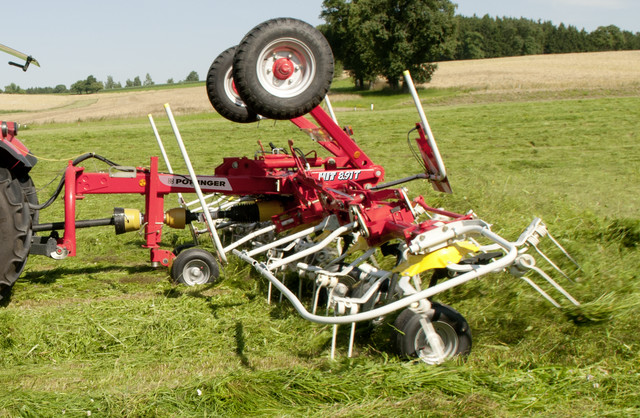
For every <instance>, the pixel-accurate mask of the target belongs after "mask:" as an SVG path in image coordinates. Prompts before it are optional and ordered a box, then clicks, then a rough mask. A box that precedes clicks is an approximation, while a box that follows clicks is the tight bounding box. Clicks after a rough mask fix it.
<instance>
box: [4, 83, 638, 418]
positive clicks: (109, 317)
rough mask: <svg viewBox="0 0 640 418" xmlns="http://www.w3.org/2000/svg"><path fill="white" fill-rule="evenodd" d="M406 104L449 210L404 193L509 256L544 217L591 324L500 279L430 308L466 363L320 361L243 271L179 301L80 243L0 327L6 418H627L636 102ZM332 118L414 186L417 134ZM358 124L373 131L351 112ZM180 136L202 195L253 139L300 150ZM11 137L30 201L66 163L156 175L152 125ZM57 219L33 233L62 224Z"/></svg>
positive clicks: (384, 340)
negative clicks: (434, 142) (463, 334)
mask: <svg viewBox="0 0 640 418" xmlns="http://www.w3.org/2000/svg"><path fill="white" fill-rule="evenodd" d="M421 94H422V95H423V96H424V97H425V99H426V100H425V102H426V111H427V115H428V117H429V121H430V124H431V126H432V129H433V131H434V134H435V136H436V138H437V139H438V143H439V147H440V150H441V152H442V154H443V157H444V160H445V164H446V165H447V168H448V172H449V177H450V179H451V183H452V187H453V189H454V194H453V195H446V196H445V195H438V194H437V193H436V192H433V191H432V190H431V188H430V186H429V185H428V184H427V183H423V182H414V183H411V184H409V189H410V194H412V195H417V194H423V195H425V196H426V200H427V202H429V203H430V204H432V205H433V206H442V207H445V208H447V209H450V210H454V211H458V212H466V211H468V210H471V209H473V210H474V211H475V212H476V213H477V214H478V215H479V216H480V217H481V218H482V219H484V220H486V221H489V222H491V223H493V224H494V230H495V231H496V232H498V233H500V234H502V235H504V236H505V237H507V238H510V239H513V240H515V239H516V238H517V237H518V234H519V233H520V232H521V231H522V229H524V227H525V226H526V225H527V224H528V223H529V221H530V220H531V219H532V218H533V217H534V216H539V217H541V218H542V219H543V220H545V222H546V223H547V224H548V226H549V228H550V230H551V232H552V233H553V234H554V236H555V237H556V238H557V239H559V240H560V242H561V243H562V244H563V245H564V246H565V247H566V248H567V249H568V250H569V251H570V252H571V253H572V254H573V255H574V257H575V258H577V259H578V260H579V261H580V263H581V265H582V267H583V271H581V272H579V274H578V276H579V277H578V278H577V279H576V283H575V284H570V283H569V284H567V288H568V289H569V290H570V291H571V292H572V294H573V295H574V296H576V297H577V299H578V300H580V301H581V302H583V303H586V306H585V307H584V308H583V309H582V310H581V311H580V312H576V311H575V310H565V311H561V310H557V309H555V308H553V307H552V306H551V305H550V304H549V303H548V302H546V301H544V300H543V299H542V298H540V297H539V296H538V295H537V294H536V293H535V292H534V291H533V290H532V289H531V288H529V287H528V286H527V285H526V284H525V283H523V282H522V281H519V280H518V279H516V278H514V277H512V276H510V275H508V274H495V275H493V276H489V277H487V278H484V279H481V280H479V281H475V282H471V283H468V284H466V285H464V286H462V287H458V288H455V289H453V290H451V291H449V292H445V293H443V294H441V295H438V298H437V299H438V300H440V301H443V302H445V303H448V304H450V305H452V306H453V307H455V308H456V309H457V310H458V311H460V312H461V313H462V314H463V315H464V316H465V317H466V318H467V320H468V321H469V324H470V325H471V329H472V332H473V336H474V342H473V350H472V352H471V355H470V356H469V357H468V358H467V360H466V361H461V360H459V361H451V362H448V363H446V364H443V365H440V366H428V365H425V364H422V363H411V362H407V361H405V360H403V359H399V358H398V357H397V356H396V354H395V351H394V346H393V341H392V337H391V336H392V334H391V329H390V327H389V326H384V325H383V326H381V327H378V328H370V327H366V326H364V325H362V326H360V327H359V329H360V331H359V335H358V338H357V340H356V355H355V356H354V358H351V359H349V358H347V357H346V347H347V343H348V330H347V328H348V327H342V328H344V329H341V337H340V339H339V346H338V349H339V355H338V357H337V359H336V360H335V361H331V360H329V348H330V340H331V328H330V327H328V326H322V325H317V324H312V323H309V322H306V321H304V320H302V319H301V318H300V317H299V316H298V315H297V314H296V313H295V311H294V310H293V309H292V308H291V306H290V305H289V304H288V303H282V304H272V305H267V303H266V291H265V288H266V284H265V281H264V280H263V279H261V278H260V277H259V276H258V275H257V274H255V273H254V272H252V271H251V269H250V268H249V267H248V266H245V265H243V264H242V263H241V262H239V261H238V260H235V261H232V262H231V264H230V265H229V266H227V267H226V268H225V269H224V272H223V274H222V279H221V280H220V281H219V282H218V283H216V284H214V285H207V286H201V287H194V288H188V287H184V286H176V285H173V284H171V283H170V281H169V277H168V273H167V271H166V270H165V269H158V270H154V269H151V268H150V267H149V266H148V263H147V258H148V254H147V252H146V250H144V249H142V248H140V246H141V245H142V243H143V239H142V237H141V236H140V235H138V234H136V233H129V234H127V235H119V236H116V235H114V233H113V230H112V229H111V228H110V227H104V228H96V229H91V230H81V231H79V237H78V257H75V258H68V259H66V260H63V261H54V260H51V259H48V258H43V257H32V258H30V259H29V263H28V265H27V268H26V270H25V272H24V273H23V277H22V278H21V279H20V280H19V281H18V283H17V284H16V285H15V286H14V291H13V296H12V299H11V303H10V304H9V305H8V306H6V307H3V308H0V365H1V367H0V386H1V387H2V391H0V416H58V415H62V414H68V415H72V416H87V415H91V416H156V415H159V416H183V415H185V416H204V415H231V416H245V415H276V416H327V415H328V416H350V417H351V416H522V415H541V416H576V417H578V416H580V417H582V416H633V415H639V414H640V372H639V370H640V355H639V354H638V352H639V349H640V336H639V333H638V331H637V329H638V324H637V320H636V318H635V317H634V315H635V314H636V313H637V312H638V308H639V307H640V281H639V278H640V277H639V273H638V270H639V267H640V251H639V244H638V243H639V242H640V193H639V192H640V188H639V186H638V185H639V184H640V151H638V141H639V137H638V123H637V115H639V114H640V97H622V98H616V97H611V98H588V97H585V98H582V99H575V98H568V97H560V98H558V97H557V94H555V93H554V95H553V97H551V96H549V97H542V98H540V97H537V98H536V100H535V101H529V100H526V99H523V100H515V101H511V100H502V101H495V102H493V101H492V102H487V103H470V104H455V103H456V102H457V99H459V98H460V97H461V96H464V95H465V94H466V93H465V92H464V91H456V90H451V91H439V92H438V91H436V92H428V91H423V92H421ZM571 96H573V95H571ZM346 100H347V101H346V102H345V103H343V104H339V103H334V106H336V107H339V108H351V109H352V108H354V107H355V108H357V109H362V110H358V111H339V112H338V118H339V119H340V122H341V124H345V125H346V124H349V125H352V126H353V128H354V130H355V137H356V139H357V141H358V144H359V145H360V146H361V147H362V148H363V149H364V150H365V151H366V152H367V153H369V155H370V156H371V157H372V159H373V160H374V161H375V162H378V163H380V164H382V165H383V166H385V168H386V170H387V174H386V177H387V180H392V179H396V178H400V177H403V176H407V175H410V174H414V173H416V172H417V171H418V170H419V169H418V165H417V164H416V163H414V162H413V160H412V159H411V154H410V151H409V149H408V148H407V146H406V136H407V131H408V130H409V129H411V128H412V127H413V126H414V125H415V123H416V121H417V120H418V119H417V114H416V112H415V110H414V109H413V107H412V106H411V102H410V98H409V97H408V96H405V95H397V94H386V93H385V94H377V95H376V94H372V93H367V94H365V95H362V96H353V97H350V98H348V99H346ZM370 103H375V104H376V105H375V107H374V108H375V109H376V110H374V111H369V110H364V109H369V108H370V107H369V104H370ZM447 103H449V104H447ZM177 119H178V123H179V126H180V128H181V132H182V136H183V138H184V140H185V142H186V143H187V147H188V149H189V150H190V153H191V157H192V159H193V164H194V166H195V167H196V170H197V171H198V172H199V173H202V174H209V173H211V172H213V169H214V167H215V166H217V165H218V164H219V163H221V162H222V158H223V157H225V156H242V155H247V156H253V154H254V152H255V150H256V149H257V143H256V141H257V140H258V139H260V140H262V142H263V143H265V144H266V143H269V142H270V141H271V142H274V143H276V144H279V145H285V144H286V140H288V139H294V141H296V146H299V147H301V148H302V149H303V150H305V151H306V150H310V149H312V148H313V147H314V145H313V144H312V143H311V142H310V141H309V140H308V139H307V137H306V136H305V135H303V134H301V133H299V132H297V131H296V129H295V127H294V126H293V125H292V124H290V123H288V122H273V121H263V122H261V123H260V124H259V125H257V124H253V125H237V124H233V123H231V122H227V121H225V120H223V119H222V118H220V117H219V116H217V115H214V114H213V113H211V114H197V115H188V116H182V117H178V118H177ZM156 122H157V123H158V125H159V129H160V133H161V135H162V136H163V138H164V139H165V142H166V146H167V150H168V152H169V154H170V155H171V156H174V158H173V161H172V162H173V165H174V169H175V170H176V171H178V172H186V170H185V168H184V164H183V163H181V161H180V159H179V153H178V151H177V145H174V143H175V141H174V140H173V136H172V134H171V131H170V128H169V126H168V123H167V121H166V120H165V119H162V118H159V117H158V118H156ZM20 138H21V140H22V141H23V142H25V143H26V144H28V146H29V147H30V149H31V150H32V152H33V153H34V154H35V155H37V156H38V157H40V162H39V163H38V165H37V166H36V168H35V169H34V170H33V172H32V176H33V179H34V181H35V184H36V186H37V187H38V188H42V190H41V191H40V193H39V196H40V200H41V201H43V200H45V199H46V198H47V197H48V196H49V195H50V194H51V193H52V191H53V188H54V185H55V184H57V179H56V180H55V182H53V183H54V184H49V182H50V181H51V180H52V179H54V178H55V177H56V176H57V175H59V174H60V173H61V171H62V170H63V168H64V167H65V164H66V163H65V161H67V160H69V159H71V158H73V157H75V156H77V155H79V154H81V153H84V152H88V151H92V152H96V153H98V154H101V155H104V156H106V157H107V158H109V159H111V160H113V161H115V162H117V163H119V164H121V165H132V166H133V165H135V166H144V165H148V164H149V156H151V155H159V151H158V150H157V145H156V143H155V138H154V136H153V133H152V131H151V129H150V127H149V123H148V121H147V120H146V119H118V120H108V121H99V122H86V123H76V124H70V125H63V124H50V125H41V126H33V127H31V128H29V129H26V130H23V131H22V132H21V133H20ZM85 167H86V168H87V170H92V171H93V170H100V169H104V168H105V166H104V165H103V164H102V163H100V162H99V161H97V160H89V161H87V162H86V164H85ZM59 200H60V201H59V202H57V203H56V204H55V205H54V207H52V208H49V209H47V210H46V211H43V212H42V213H41V215H40V217H41V222H50V221H58V220H62V214H63V209H62V202H61V199H59ZM172 200H173V198H172V197H171V196H170V197H169V198H167V204H166V206H167V208H168V207H170V206H171V205H172V204H173V203H175V201H173V202H172ZM116 206H118V207H134V208H138V209H142V208H143V207H144V200H143V197H142V196H131V195H128V196H89V197H87V198H86V199H84V200H83V201H79V202H78V217H79V218H80V219H88V218H102V217H108V216H110V215H111V212H112V208H113V207H116ZM163 237H164V243H165V244H166V246H167V248H169V249H170V248H171V247H172V246H173V245H176V244H179V243H181V242H185V241H188V240H189V234H188V233H187V232H185V231H176V230H169V229H165V232H164V235H163ZM562 283H563V284H565V283H566V282H564V281H563V282H562Z"/></svg>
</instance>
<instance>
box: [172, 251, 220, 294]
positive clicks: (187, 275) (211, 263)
mask: <svg viewBox="0 0 640 418" xmlns="http://www.w3.org/2000/svg"><path fill="white" fill-rule="evenodd" d="M218 276H220V270H219V268H218V262H217V261H216V259H215V257H214V256H213V255H212V254H211V253H210V252H209V251H206V250H203V249H202V248H189V249H187V250H184V251H182V252H180V253H179V254H178V256H177V257H176V258H175V260H173V265H172V266H171V277H172V278H173V280H174V281H175V282H177V283H183V284H186V285H187V286H195V285H199V284H207V283H213V282H215V281H216V279H217V278H218Z"/></svg>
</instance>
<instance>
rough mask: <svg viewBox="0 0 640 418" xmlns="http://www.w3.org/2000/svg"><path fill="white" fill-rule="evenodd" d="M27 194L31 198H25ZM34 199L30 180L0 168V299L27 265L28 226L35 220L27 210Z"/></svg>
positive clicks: (33, 213) (29, 238) (35, 216)
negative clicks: (17, 176) (0, 240)
mask: <svg viewBox="0 0 640 418" xmlns="http://www.w3.org/2000/svg"><path fill="white" fill-rule="evenodd" d="M25 190H26V191H27V193H25ZM29 191H32V192H33V195H29V194H28V193H30V192H29ZM27 196H30V197H29V198H28V197H27ZM34 196H35V188H33V182H31V179H29V178H28V177H27V178H25V179H22V181H21V180H19V179H17V178H15V177H14V176H13V175H12V173H11V172H10V171H9V170H8V169H6V168H0V237H2V243H1V244H0V295H4V296H5V297H7V295H8V294H9V293H10V289H11V287H12V286H13V284H14V283H15V282H16V280H18V277H20V274H21V273H22V270H23V269H24V266H25V264H26V263H27V257H28V256H29V248H30V247H31V236H32V229H31V225H32V224H31V222H32V218H33V219H35V218H37V212H36V211H34V212H32V211H31V210H30V208H29V199H30V200H34ZM35 202H36V203H37V197H35Z"/></svg>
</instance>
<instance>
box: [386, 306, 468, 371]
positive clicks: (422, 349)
mask: <svg viewBox="0 0 640 418" xmlns="http://www.w3.org/2000/svg"><path fill="white" fill-rule="evenodd" d="M431 308H432V310H433V314H432V315H431V317H430V318H429V319H430V320H431V323H432V324H433V327H434V329H435V331H436V333H437V334H438V335H439V336H440V338H441V339H442V343H443V348H444V358H439V357H438V356H437V355H436V354H435V353H434V352H433V351H432V350H431V347H430V346H429V343H428V342H427V339H426V338H425V332H424V330H423V329H422V324H421V323H420V318H421V315H419V314H417V313H415V312H413V311H412V310H411V309H405V310H404V311H402V313H401V314H400V315H398V317H397V318H396V321H395V323H394V326H395V328H396V330H397V331H398V336H397V344H398V352H399V354H400V355H402V356H404V357H407V358H419V359H420V360H422V361H424V362H425V363H427V364H439V363H441V362H443V361H446V360H449V359H451V358H453V357H456V356H463V357H466V356H467V355H468V354H469V353H470V352H471V344H472V340H471V329H470V328H469V324H468V323H467V320H466V319H464V317H463V316H462V315H461V314H460V313H459V312H458V311H456V310H455V309H453V308H452V307H450V306H448V305H444V304H440V303H437V302H431Z"/></svg>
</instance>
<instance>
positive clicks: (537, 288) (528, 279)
mask: <svg viewBox="0 0 640 418" xmlns="http://www.w3.org/2000/svg"><path fill="white" fill-rule="evenodd" d="M521 279H522V280H524V281H525V282H527V284H529V286H531V287H533V288H534V289H535V290H536V291H537V292H538V293H540V294H541V295H542V296H543V297H544V298H545V299H546V300H548V301H549V302H551V304H552V305H553V306H555V307H556V308H558V309H560V308H562V305H560V304H559V303H558V302H557V301H556V300H555V299H554V298H552V297H551V296H549V294H548V293H547V292H545V291H544V290H542V288H541V287H540V286H538V285H537V284H536V283H535V282H534V281H533V280H531V279H530V278H528V277H526V276H522V277H521Z"/></svg>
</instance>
